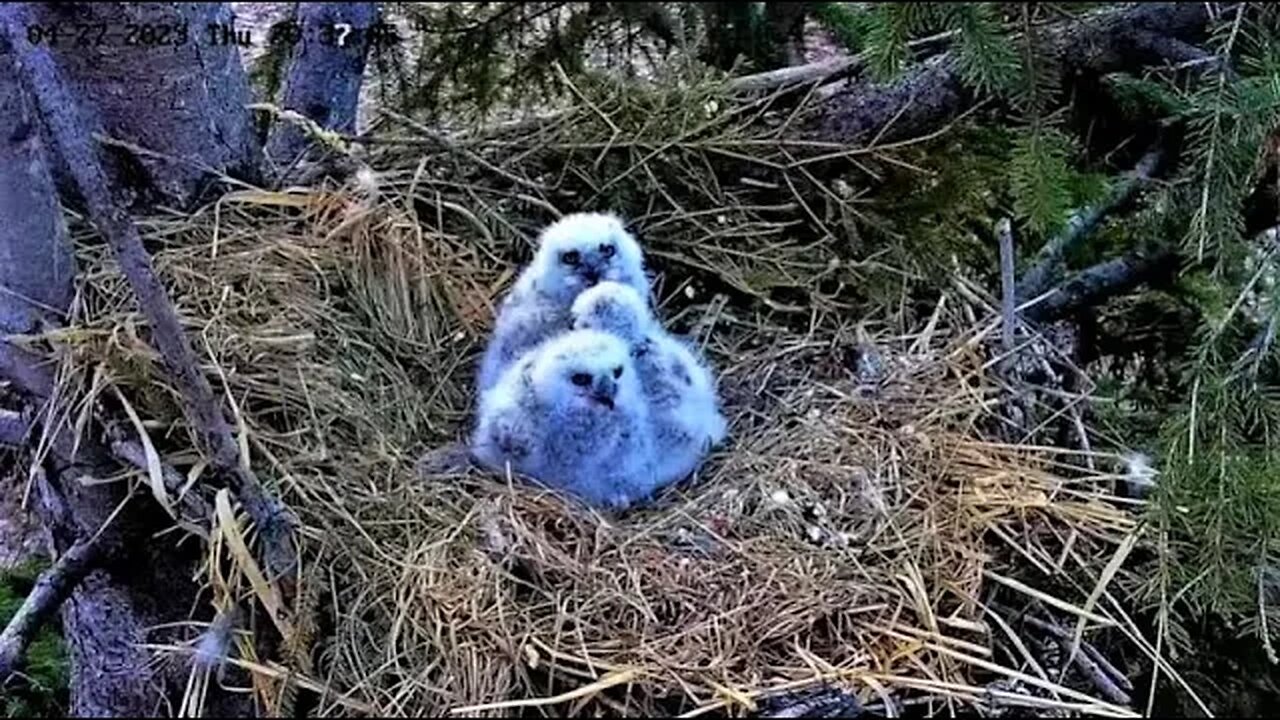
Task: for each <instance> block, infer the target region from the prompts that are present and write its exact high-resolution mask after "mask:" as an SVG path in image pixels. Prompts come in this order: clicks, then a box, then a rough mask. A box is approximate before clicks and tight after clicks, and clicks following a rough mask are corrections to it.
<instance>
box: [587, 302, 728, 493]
mask: <svg viewBox="0 0 1280 720" xmlns="http://www.w3.org/2000/svg"><path fill="white" fill-rule="evenodd" d="M571 313H572V315H573V322H574V327H575V328H582V329H594V330H600V331H604V332H608V333H610V334H614V335H617V336H618V337H620V338H622V339H623V340H625V341H626V342H627V344H628V346H629V347H630V349H631V354H632V358H633V359H634V361H635V365H636V370H637V371H638V373H639V375H640V385H641V388H642V390H643V392H644V396H645V400H646V401H647V402H648V405H649V419H650V424H651V427H652V428H653V436H654V441H653V445H654V463H655V468H656V473H657V477H656V481H657V486H656V487H662V486H664V485H667V484H669V483H673V482H676V481H679V480H681V479H683V478H685V477H686V476H688V475H689V474H690V473H692V472H693V471H694V470H695V469H696V468H697V466H698V465H699V464H700V463H701V462H702V459H703V458H704V457H705V456H706V455H707V453H708V452H709V451H710V450H711V448H713V447H715V446H716V445H719V444H720V443H721V442H722V441H723V440H724V438H725V435H726V432H727V424H726V423H725V419H724V416H723V415H722V414H721V413H720V407H719V406H720V403H719V399H718V398H717V394H716V383H715V377H714V376H713V375H712V372H711V369H710V368H709V367H708V366H707V364H706V362H705V361H703V360H700V359H699V357H698V354H697V353H696V351H695V350H694V349H693V348H692V347H691V346H690V345H689V344H687V343H686V342H685V341H683V340H681V339H680V338H677V337H676V336H674V335H672V334H671V333H669V332H667V331H666V330H665V329H663V328H662V326H661V325H660V324H659V323H658V321H657V320H656V318H654V316H653V313H652V312H651V311H650V309H649V306H648V304H647V303H646V302H645V301H644V299H643V298H641V297H640V296H639V295H638V294H637V293H636V292H635V290H633V289H632V288H629V287H627V286H625V285H622V284H620V283H611V282H602V283H600V284H599V285H596V286H595V287H593V288H590V289H588V290H585V291H583V292H582V294H581V295H579V296H578V299H577V300H575V301H574V303H573V307H572V309H571Z"/></svg>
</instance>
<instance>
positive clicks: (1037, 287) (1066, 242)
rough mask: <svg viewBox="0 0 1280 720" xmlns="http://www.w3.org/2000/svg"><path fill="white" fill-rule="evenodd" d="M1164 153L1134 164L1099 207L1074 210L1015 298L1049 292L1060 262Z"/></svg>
mask: <svg viewBox="0 0 1280 720" xmlns="http://www.w3.org/2000/svg"><path fill="white" fill-rule="evenodd" d="M1163 156H1164V153H1163V151H1162V150H1160V149H1159V148H1156V149H1154V150H1152V151H1150V152H1148V153H1147V154H1146V155H1143V156H1142V159H1141V160H1139V161H1138V164H1137V166H1135V167H1134V169H1133V170H1131V171H1130V172H1129V173H1127V174H1126V177H1125V178H1124V179H1123V180H1121V181H1120V182H1119V183H1118V184H1117V185H1116V187H1115V188H1113V189H1112V191H1111V194H1110V195H1109V196H1108V197H1107V199H1106V200H1105V201H1103V202H1102V203H1101V204H1099V205H1095V206H1093V207H1089V208H1083V209H1081V210H1077V211H1076V212H1075V213H1074V214H1072V216H1071V219H1070V220H1068V221H1067V227H1066V229H1065V230H1063V231H1062V232H1061V233H1060V234H1059V235H1058V236H1057V237H1054V238H1053V239H1051V240H1050V241H1049V242H1048V243H1046V244H1045V246H1044V247H1043V248H1041V250H1040V254H1039V256H1038V258H1037V260H1036V264H1035V266H1034V267H1033V268H1031V270H1030V271H1028V272H1027V274H1026V276H1024V277H1023V279H1022V283H1021V286H1020V287H1019V288H1018V299H1019V300H1021V301H1023V302H1026V301H1027V300H1029V299H1031V298H1034V297H1036V296H1038V295H1040V294H1041V293H1043V292H1045V291H1046V290H1048V289H1049V286H1050V285H1052V284H1053V282H1054V281H1055V280H1057V279H1058V277H1059V276H1060V274H1061V272H1062V259H1063V258H1064V257H1066V255H1067V253H1069V252H1071V251H1072V250H1073V249H1075V248H1076V247H1078V246H1079V245H1080V243H1081V242H1083V241H1084V240H1085V239H1086V238H1088V237H1089V235H1091V234H1092V233H1093V231H1094V230H1097V228H1098V225H1099V224H1101V222H1102V219H1103V218H1104V217H1106V216H1107V214H1108V213H1111V212H1113V211H1115V210H1116V209H1117V208H1119V207H1120V206H1122V205H1124V204H1125V203H1126V202H1128V201H1129V199H1130V198H1132V197H1133V196H1134V194H1135V193H1136V192H1137V191H1138V189H1139V188H1141V187H1142V186H1143V185H1144V184H1145V183H1146V182H1147V181H1148V180H1150V179H1151V176H1152V175H1153V174H1155V172H1156V169H1157V168H1158V167H1159V165H1160V160H1161V159H1162V158H1163Z"/></svg>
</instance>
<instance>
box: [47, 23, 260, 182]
mask: <svg viewBox="0 0 1280 720" xmlns="http://www.w3.org/2000/svg"><path fill="white" fill-rule="evenodd" d="M29 5H30V10H31V19H32V23H33V25H34V26H35V27H37V28H39V30H37V31H36V32H37V34H38V35H37V36H36V37H38V39H39V40H41V42H40V44H43V45H46V46H48V47H50V49H51V50H52V51H53V53H54V57H55V58H56V59H57V61H58V64H59V65H60V66H61V67H62V68H63V72H64V73H65V75H66V77H67V80H68V82H69V83H70V84H71V87H72V89H73V91H74V93H75V95H76V96H77V97H79V98H81V101H82V102H87V103H88V104H89V105H90V106H93V107H94V109H95V111H96V112H97V114H98V116H99V117H100V118H101V119H102V123H103V128H104V130H105V131H106V134H107V135H108V136H110V137H112V138H114V139H117V140H121V141H123V142H126V143H129V144H131V145H135V146H138V147H140V148H143V149H145V150H151V151H153V152H156V153H159V154H160V155H158V156H157V155H149V154H146V153H144V152H134V151H131V150H128V149H125V148H120V147H115V148H113V149H112V151H111V153H110V156H111V157H112V163H111V165H110V166H109V167H108V174H109V176H110V177H111V180H112V184H113V186H115V187H116V188H117V189H119V190H122V191H124V190H127V191H129V192H130V193H131V194H133V196H134V197H133V198H130V200H131V201H138V202H140V203H141V204H167V205H171V206H177V207H188V206H190V205H191V204H193V203H195V202H197V201H198V200H199V199H200V194H201V192H202V190H203V188H204V187H205V185H206V184H207V182H208V180H209V179H210V177H212V176H213V175H214V174H216V173H225V174H227V175H231V176H233V177H242V178H245V179H251V180H252V179H255V178H256V177H257V174H258V172H259V169H260V166H261V150H260V148H259V146H258V143H257V139H256V137H255V136H254V134H253V125H252V122H251V119H250V116H249V111H248V109H247V105H248V103H249V84H248V80H247V78H246V76H245V73H244V69H243V67H242V66H241V63H240V55H239V47H238V46H237V45H236V44H235V43H234V42H231V38H233V37H234V34H233V33H231V32H230V29H231V27H232V24H233V16H232V13H231V8H230V6H229V5H228V4H227V3H29ZM224 29H225V31H224ZM28 36H29V37H32V35H31V34H30V32H29V35H28ZM64 176H65V171H64V170H63V169H61V168H58V169H57V177H58V178H59V180H60V181H61V178H62V177H64ZM59 184H60V185H62V184H63V183H61V182H60V183H59Z"/></svg>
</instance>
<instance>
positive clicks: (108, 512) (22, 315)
mask: <svg viewBox="0 0 1280 720" xmlns="http://www.w3.org/2000/svg"><path fill="white" fill-rule="evenodd" d="M17 75H18V73H17V71H16V67H15V66H14V64H13V59H12V55H10V54H8V53H6V52H0V128H4V129H5V130H4V133H3V135H0V281H3V283H4V290H5V291H0V334H7V333H13V332H31V331H33V330H38V329H39V328H40V326H41V325H55V326H56V325H59V324H62V322H63V321H64V318H65V314H66V312H67V310H68V308H69V306H70V302H71V298H72V296H73V279H74V267H73V252H72V246H71V242H70V239H69V237H68V235H67V232H66V229H65V226H64V224H63V221H62V216H61V208H60V207H59V205H58V203H57V201H56V195H55V193H54V185H53V181H52V178H51V175H50V172H49V159H50V155H49V153H48V152H47V150H46V147H45V144H44V141H43V139H42V137H41V135H40V133H38V132H35V131H34V128H35V127H36V126H37V125H36V122H37V121H36V113H35V111H34V105H33V103H31V102H30V101H29V98H28V97H27V96H26V94H25V92H24V91H23V89H22V88H21V87H20V86H19V84H18V83H17V82H16V78H17ZM0 378H4V379H8V380H10V381H12V382H14V384H15V386H16V387H17V388H18V389H19V390H21V391H23V394H24V395H25V397H26V400H27V402H28V403H30V404H31V406H32V407H33V408H34V407H41V406H43V404H44V403H45V402H47V401H48V399H49V396H50V391H51V390H52V388H53V386H54V378H53V370H52V368H51V367H50V366H48V365H47V364H44V362H43V358H41V357H39V356H38V355H36V354H35V353H33V352H30V351H27V350H22V349H19V348H17V347H16V346H14V345H12V344H10V343H7V342H4V341H0ZM31 414H33V415H36V417H37V418H38V416H39V414H38V413H31ZM51 450H52V452H51V456H50V459H49V460H48V463H47V466H48V470H49V472H48V473H47V475H48V478H49V479H48V481H47V482H39V483H37V485H38V488H37V489H38V490H39V492H38V493H36V494H35V495H36V496H37V497H38V498H39V500H40V504H41V512H40V513H39V514H40V515H41V516H42V519H43V521H44V523H45V526H46V527H47V528H48V530H49V533H50V537H51V538H52V541H53V545H54V547H53V550H54V551H55V552H56V553H57V554H62V553H65V552H67V551H68V550H69V549H71V548H72V546H73V545H75V543H76V542H77V541H78V540H79V541H84V540H87V539H88V538H91V537H96V540H95V541H94V542H95V547H96V555H95V563H94V565H93V567H95V568H96V569H94V570H93V571H92V572H90V573H89V574H88V575H87V576H86V577H84V579H83V580H82V581H81V582H79V583H78V584H77V585H76V586H75V588H74V590H72V592H71V596H70V598H68V599H67V601H66V602H65V603H64V604H63V605H62V608H61V616H62V621H63V630H64V634H65V636H66V639H67V642H68V646H69V649H70V657H71V708H70V710H71V713H73V714H74V715H77V716H89V717H114V716H135V717H136V716H145V715H155V714H157V713H159V712H163V711H164V710H165V708H166V707H172V706H173V705H172V704H173V703H175V702H176V701H177V700H178V698H179V697H180V695H181V692H182V690H183V686H184V683H185V679H186V674H187V669H186V667H185V666H184V665H183V664H182V663H176V664H175V663H170V664H169V665H167V666H165V665H160V664H157V663H155V662H154V658H152V657H151V655H150V653H148V652H147V651H145V650H143V649H142V648H141V647H140V644H141V643H144V642H174V641H175V640H176V638H175V637H173V635H172V633H173V632H174V631H162V632H157V631H151V630H149V628H154V627H155V626H157V625H161V624H165V623H175V622H180V621H184V620H187V619H188V617H189V612H190V609H191V607H192V606H193V604H194V600H195V596H196V589H195V587H194V586H193V585H192V583H191V581H190V578H191V568H192V567H194V563H195V562H197V561H198V560H199V549H198V548H197V547H193V546H192V544H188V546H187V547H186V548H183V549H179V548H176V547H171V546H170V544H169V543H157V542H155V541H154V540H152V539H151V538H152V536H154V534H155V533H157V532H159V531H160V530H163V529H165V528H166V527H168V526H169V525H170V524H171V523H170V522H169V521H168V519H167V517H164V516H163V514H162V513H159V512H158V511H157V508H156V507H155V506H154V505H152V504H150V503H148V501H147V500H145V499H129V497H128V492H127V488H126V484H125V483H118V482H117V483H107V484H85V483H82V482H80V480H81V478H84V477H92V478H103V477H107V476H109V475H112V474H115V473H117V472H118V471H119V468H118V467H117V466H116V464H115V463H114V462H113V460H112V458H111V456H110V453H108V452H107V451H106V450H105V449H104V446H103V444H102V443H100V442H98V441H97V439H96V438H95V437H93V436H92V435H89V436H87V437H85V438H84V439H83V440H81V441H80V442H79V443H77V442H76V440H75V438H73V437H72V434H71V432H70V431H69V430H64V431H61V432H59V433H58V434H56V435H55V436H54V438H53V445H52V448H51ZM37 475H38V476H42V475H44V473H39V472H38V473H37ZM122 504H124V507H123V509H122V510H121V512H119V513H118V514H116V515H115V516H114V517H112V516H113V513H115V511H116V509H117V508H118V507H120V506H121V505H122ZM0 680H2V678H0ZM211 692H212V695H211V698H210V705H209V706H208V707H209V709H210V710H211V711H216V712H219V713H223V714H226V713H234V714H243V713H244V712H245V710H246V709H247V703H246V701H245V700H244V699H243V698H242V697H229V696H227V694H226V693H222V692H221V691H219V690H217V689H216V688H211Z"/></svg>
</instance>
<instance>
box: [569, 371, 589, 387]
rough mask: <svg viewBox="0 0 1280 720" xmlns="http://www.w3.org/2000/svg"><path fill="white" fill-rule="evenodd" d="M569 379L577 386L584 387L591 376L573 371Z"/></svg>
mask: <svg viewBox="0 0 1280 720" xmlns="http://www.w3.org/2000/svg"><path fill="white" fill-rule="evenodd" d="M569 380H570V381H572V382H573V384H574V385H577V386H578V387H586V386H588V385H590V384H591V376H590V375H588V374H586V373H574V374H573V377H571V378H569Z"/></svg>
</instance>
